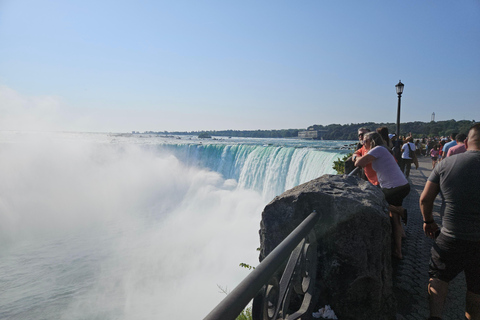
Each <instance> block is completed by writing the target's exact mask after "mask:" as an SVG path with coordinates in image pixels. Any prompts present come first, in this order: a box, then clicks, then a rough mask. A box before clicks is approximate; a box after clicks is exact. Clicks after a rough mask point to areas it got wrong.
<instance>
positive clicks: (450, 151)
mask: <svg viewBox="0 0 480 320" xmlns="http://www.w3.org/2000/svg"><path fill="white" fill-rule="evenodd" d="M466 151H467V148H465V144H457V145H456V146H454V147H451V148H450V149H448V153H447V157H450V156H453V155H454V154H459V153H464V152H466Z"/></svg>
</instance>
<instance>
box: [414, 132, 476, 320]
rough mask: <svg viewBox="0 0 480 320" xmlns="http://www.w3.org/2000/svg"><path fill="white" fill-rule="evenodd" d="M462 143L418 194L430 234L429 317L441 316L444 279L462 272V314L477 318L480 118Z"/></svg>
mask: <svg viewBox="0 0 480 320" xmlns="http://www.w3.org/2000/svg"><path fill="white" fill-rule="evenodd" d="M465 145H466V148H467V152H465V153H461V154H458V155H456V156H455V157H449V158H446V159H444V160H443V161H442V162H440V163H439V164H438V165H437V166H436V167H435V169H433V170H432V173H431V174H430V177H429V178H428V181H427V182H426V184H425V188H424V190H423V192H422V195H421V196H420V210H421V213H422V216H423V220H424V221H423V222H424V223H423V230H424V232H425V235H426V236H427V237H429V238H432V239H435V238H436V240H435V243H434V245H433V247H432V249H431V259H430V266H429V275H430V280H429V284H428V294H429V305H430V318H429V319H430V320H435V319H441V317H442V313H443V306H444V303H445V298H446V296H447V293H448V285H449V282H450V281H451V280H453V279H454V278H455V277H456V276H457V275H458V274H459V273H460V272H462V271H464V272H465V279H466V283H467V294H466V299H465V300H466V301H465V304H466V306H465V316H466V318H467V319H473V320H480V123H477V124H475V125H473V126H472V127H471V129H470V131H469V134H468V138H467V140H466V141H465ZM440 191H442V193H443V195H444V197H445V202H446V209H445V215H444V216H443V228H442V230H441V232H440V234H439V235H438V231H439V227H438V225H437V224H436V222H435V221H434V219H433V203H434V200H435V198H436V196H437V194H438V193H439V192H440ZM437 235H438V236H437Z"/></svg>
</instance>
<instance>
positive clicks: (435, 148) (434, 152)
mask: <svg viewBox="0 0 480 320" xmlns="http://www.w3.org/2000/svg"><path fill="white" fill-rule="evenodd" d="M438 155H439V152H438V146H437V145H435V146H433V148H432V150H431V151H430V158H431V159H432V169H434V168H435V164H436V163H437V160H438Z"/></svg>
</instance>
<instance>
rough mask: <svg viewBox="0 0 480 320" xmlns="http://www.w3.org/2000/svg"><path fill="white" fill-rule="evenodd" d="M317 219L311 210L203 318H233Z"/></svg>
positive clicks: (216, 319)
mask: <svg viewBox="0 0 480 320" xmlns="http://www.w3.org/2000/svg"><path fill="white" fill-rule="evenodd" d="M318 219H319V214H318V213H317V212H316V211H313V212H312V213H311V214H310V215H309V216H308V217H307V218H305V220H303V222H302V223H300V225H298V227H297V228H295V230H293V231H292V232H291V233H290V234H289V235H288V236H287V237H286V238H285V239H284V240H283V241H282V242H281V243H280V244H279V245H278V246H277V247H276V248H275V249H274V250H273V251H272V252H270V254H269V255H268V256H267V257H265V259H264V260H263V261H262V262H261V263H260V264H259V265H258V266H257V267H256V268H255V269H254V270H253V271H252V272H251V273H250V274H249V275H248V276H247V277H246V278H245V279H244V280H243V281H242V282H240V284H239V285H238V286H237V287H235V289H233V291H232V292H230V293H229V294H228V295H227V296H226V297H225V298H224V299H223V300H222V302H220V303H219V304H218V305H217V306H216V307H215V308H214V309H213V310H212V311H211V312H210V313H209V314H208V315H207V316H206V317H205V318H204V320H235V319H236V317H237V316H238V315H239V314H240V313H241V312H242V310H243V309H244V308H245V307H246V306H247V304H248V303H249V302H250V301H251V300H252V299H253V298H254V297H255V296H256V295H257V293H258V292H259V291H260V289H262V287H263V286H264V285H266V284H267V283H268V282H269V280H270V279H271V278H272V277H273V275H274V274H275V272H276V271H277V270H278V269H279V268H280V267H281V266H282V264H283V263H284V262H285V261H286V260H287V258H288V257H289V256H290V254H291V253H292V251H293V250H294V249H295V248H296V247H297V246H298V245H299V243H301V241H302V240H303V239H304V238H305V237H307V235H308V234H309V233H310V231H311V230H312V229H313V227H314V226H315V224H316V223H317V221H318Z"/></svg>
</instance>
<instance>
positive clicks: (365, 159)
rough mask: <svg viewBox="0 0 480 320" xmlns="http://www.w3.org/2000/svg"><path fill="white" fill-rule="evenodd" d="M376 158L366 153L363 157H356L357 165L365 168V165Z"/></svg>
mask: <svg viewBox="0 0 480 320" xmlns="http://www.w3.org/2000/svg"><path fill="white" fill-rule="evenodd" d="M375 159H376V158H375V157H374V156H372V155H371V154H366V155H364V156H363V157H358V158H356V159H355V166H356V167H362V168H365V166H366V165H367V164H369V163H371V162H372V161H373V160H375Z"/></svg>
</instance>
